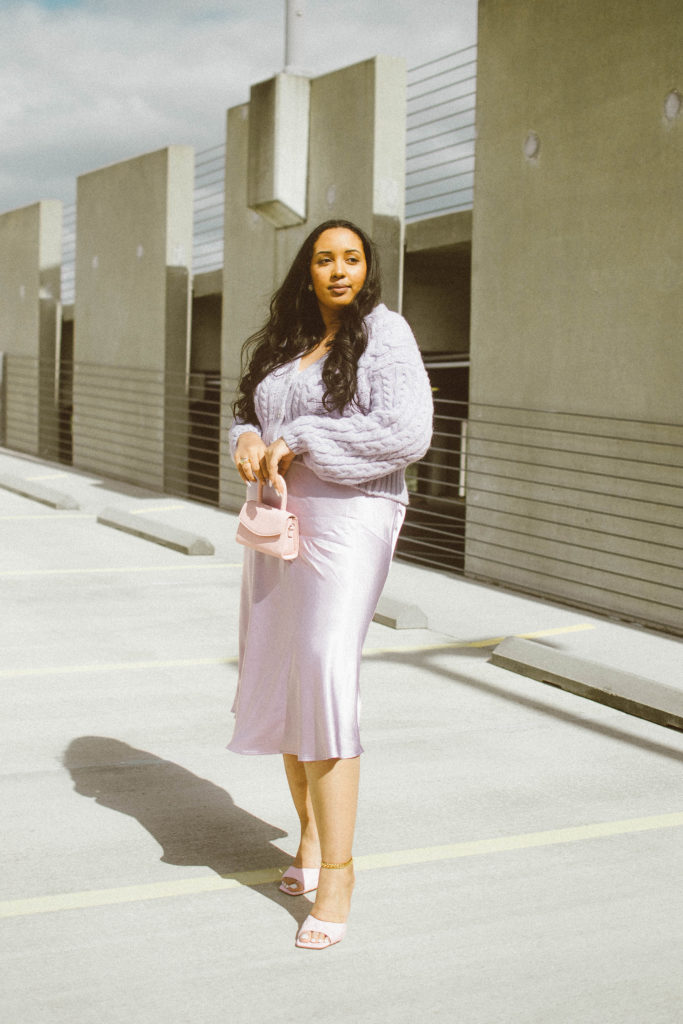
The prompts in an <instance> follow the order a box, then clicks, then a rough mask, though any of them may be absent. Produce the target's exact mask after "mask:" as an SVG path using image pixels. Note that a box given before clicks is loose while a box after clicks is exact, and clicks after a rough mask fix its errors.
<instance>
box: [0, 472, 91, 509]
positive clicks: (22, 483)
mask: <svg viewBox="0 0 683 1024" xmlns="http://www.w3.org/2000/svg"><path fill="white" fill-rule="evenodd" d="M0 487H2V488H3V490H5V491H13V492H14V494H20V495H21V497H22V498H31V500H32V501H39V502H40V503H41V504H42V505H49V506H50V508H62V509H66V508H68V509H77V508H80V505H79V504H78V502H77V501H75V500H74V499H73V498H72V497H71V496H70V495H69V494H62V492H61V491H54V490H53V489H52V488H51V487H43V485H42V484H39V483H36V482H35V481H33V480H24V479H22V477H20V476H6V475H4V474H3V475H2V476H0Z"/></svg>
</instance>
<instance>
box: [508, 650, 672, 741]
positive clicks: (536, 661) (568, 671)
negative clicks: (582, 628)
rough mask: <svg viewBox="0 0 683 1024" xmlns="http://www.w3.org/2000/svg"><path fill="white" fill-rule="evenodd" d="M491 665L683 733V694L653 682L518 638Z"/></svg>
mask: <svg viewBox="0 0 683 1024" xmlns="http://www.w3.org/2000/svg"><path fill="white" fill-rule="evenodd" d="M491 662H492V664H494V665H498V667H499V668H505V669H508V670H509V671H511V672H517V673H518V674H519V675H523V676H528V677H529V678H530V679H537V680H538V681H539V682H541V683H549V684H550V685H551V686H557V687H559V688H560V689H562V690H567V691H568V692H569V693H575V694H577V696H579V697H587V698H588V699H589V700H594V701H597V702H598V703H599V704H606V705H607V706H608V707H611V708H616V710H617V711H623V712H625V713H626V714H627V715H634V716H635V717H637V718H644V719H646V720H647V721H648V722H655V723H656V724H657V725H666V726H668V727H670V728H672V729H679V730H683V690H680V689H674V688H673V687H671V686H667V685H666V684H665V683H660V682H657V681H656V680H654V679H646V678H645V677H644V676H639V675H634V674H633V673H631V672H623V671H622V670H620V669H616V668H611V667H610V666H608V665H600V664H598V663H597V662H594V661H588V660H586V659H584V658H577V657H576V656H575V655H573V654H568V653H566V652H565V651H557V650H555V649H554V648H552V647H546V646H545V645H543V644H538V643H533V642H532V641H529V640H521V639H518V638H517V637H508V638H507V639H506V640H503V642H502V643H500V644H498V646H497V647H496V648H495V649H494V651H493V653H492V655H491Z"/></svg>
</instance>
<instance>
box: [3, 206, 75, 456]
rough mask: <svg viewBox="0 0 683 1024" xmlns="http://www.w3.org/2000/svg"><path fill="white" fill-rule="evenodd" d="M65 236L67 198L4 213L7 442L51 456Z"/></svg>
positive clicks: (54, 434) (54, 435) (54, 439)
mask: <svg viewBox="0 0 683 1024" xmlns="http://www.w3.org/2000/svg"><path fill="white" fill-rule="evenodd" d="M61 236H62V204H61V203H60V202H58V201H57V200H44V201H43V202H39V203H35V204H34V205H32V206H27V207H24V208H22V209H20V210H12V211H11V212H9V213H5V214H3V215H2V216H0V309H1V310H2V316H0V351H3V352H5V353H6V366H5V382H4V392H5V403H4V404H5V407H4V410H3V421H4V428H5V430H4V433H5V441H4V443H5V444H7V445H8V446H9V447H11V448H15V449H16V450H18V451H24V452H30V453H31V454H34V455H41V456H44V457H46V458H49V457H51V456H53V455H55V454H56V451H57V410H56V397H55V359H56V354H57V347H58V343H59V322H60V321H59V300H60V263H61V250H62V237H61Z"/></svg>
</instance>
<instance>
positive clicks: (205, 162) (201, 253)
mask: <svg viewBox="0 0 683 1024" xmlns="http://www.w3.org/2000/svg"><path fill="white" fill-rule="evenodd" d="M224 205H225V145H224V144H223V143H221V144H220V145H218V146H211V148H210V149H202V150H200V152H198V153H197V157H196V162H195V185H194V244H193V256H192V270H193V273H195V274H204V273H207V272H209V271H211V270H220V269H221V267H222V266H223V217H224V214H223V208H224Z"/></svg>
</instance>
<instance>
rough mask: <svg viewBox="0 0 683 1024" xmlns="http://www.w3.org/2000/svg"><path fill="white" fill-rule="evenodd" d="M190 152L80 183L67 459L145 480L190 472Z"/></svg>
mask: <svg viewBox="0 0 683 1024" xmlns="http://www.w3.org/2000/svg"><path fill="white" fill-rule="evenodd" d="M193 174H194V154H193V150H192V149H191V148H190V147H188V146H171V147H169V148H168V149H163V150H159V151H158V152H156V153H150V154H147V155H145V156H141V157H139V158H137V159H134V160H127V161H124V162H123V163H119V164H114V165H113V166H111V167H105V168H103V169H101V170H97V171H93V172H92V173H90V174H85V175H82V176H81V177H80V178H79V179H78V193H77V223H78V237H77V245H76V300H75V314H74V315H75V335H74V360H75V372H74V384H73V394H74V398H73V401H74V416H73V457H74V464H75V465H78V466H82V467H84V468H92V469H98V470H100V471H101V472H106V473H108V474H109V475H110V476H113V477H122V478H124V479H126V480H130V481H132V482H135V483H140V484H144V485H147V486H151V487H159V488H163V487H164V486H166V487H170V488H171V489H175V490H181V491H182V489H183V485H184V479H185V474H186V440H187V436H186V435H187V395H186V371H187V368H188V367H187V360H188V332H189V303H190V282H191V259H192V201H193Z"/></svg>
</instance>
